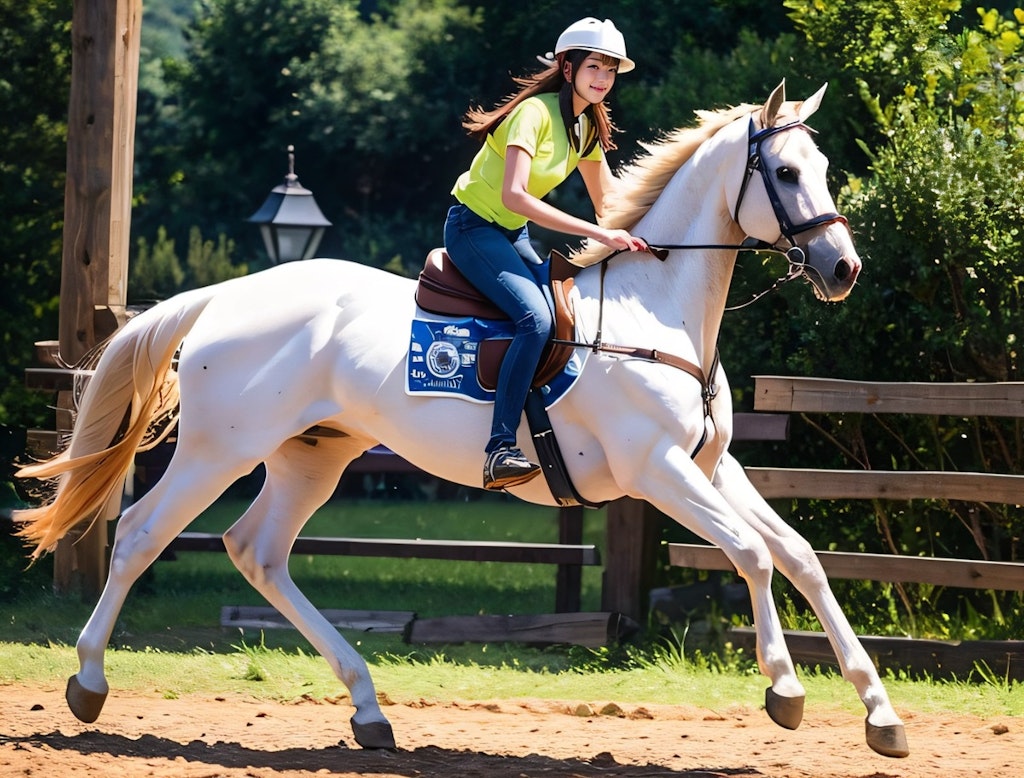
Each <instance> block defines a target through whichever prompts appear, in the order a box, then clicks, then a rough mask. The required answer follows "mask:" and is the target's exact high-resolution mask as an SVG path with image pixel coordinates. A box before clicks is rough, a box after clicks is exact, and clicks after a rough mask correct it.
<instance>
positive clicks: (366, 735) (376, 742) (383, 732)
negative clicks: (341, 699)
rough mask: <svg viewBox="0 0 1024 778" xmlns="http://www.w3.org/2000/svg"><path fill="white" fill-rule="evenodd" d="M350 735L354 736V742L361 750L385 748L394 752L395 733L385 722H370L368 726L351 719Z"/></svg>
mask: <svg viewBox="0 0 1024 778" xmlns="http://www.w3.org/2000/svg"><path fill="white" fill-rule="evenodd" d="M351 723H352V734H353V735H355V736H356V742H357V743H358V744H359V745H360V746H362V747H363V748H387V749H391V750H394V749H395V748H397V746H396V745H395V733H394V732H393V731H392V729H391V725H390V724H389V723H388V722H387V721H371V722H370V723H369V724H360V723H359V722H357V721H356V720H355V719H352V722H351Z"/></svg>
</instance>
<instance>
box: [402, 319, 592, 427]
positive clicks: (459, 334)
mask: <svg viewBox="0 0 1024 778" xmlns="http://www.w3.org/2000/svg"><path fill="white" fill-rule="evenodd" d="M513 332H514V325H513V324H512V323H511V322H509V321H498V320H489V319H477V318H472V317H469V318H461V319H448V318H440V317H438V318H426V317H420V318H415V319H413V321H412V333H411V337H410V342H409V353H408V358H407V361H406V380H405V390H406V393H407V394H411V395H426V396H434V397H460V398H462V399H464V400H471V401H473V402H480V403H488V402H494V386H493V376H485V375H483V374H482V373H481V370H482V368H483V364H482V360H481V344H484V343H487V342H489V341H495V342H497V344H496V345H497V346H498V347H507V345H508V342H510V341H511V340H512V335H513ZM501 341H504V343H502V342H501ZM489 345H490V344H489ZM501 350H502V351H503V350H504V348H501ZM585 357H586V352H583V356H580V351H579V350H576V351H574V352H573V354H572V355H571V356H570V358H569V361H568V362H567V363H566V365H565V367H564V368H563V369H562V370H561V371H560V372H559V373H558V374H557V375H555V376H554V377H553V378H552V379H550V380H549V381H548V383H547V384H546V385H545V386H544V387H543V388H542V390H541V391H542V392H543V394H544V404H545V407H548V408H550V407H551V406H552V405H554V404H555V403H556V402H557V401H558V400H560V399H561V398H562V397H563V396H564V395H565V393H566V392H567V391H569V389H570V387H572V385H573V384H574V383H575V381H576V379H577V378H579V375H580V372H581V371H582V369H583V362H584V359H585Z"/></svg>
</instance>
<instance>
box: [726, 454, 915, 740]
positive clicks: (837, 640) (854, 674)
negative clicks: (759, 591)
mask: <svg viewBox="0 0 1024 778" xmlns="http://www.w3.org/2000/svg"><path fill="white" fill-rule="evenodd" d="M714 484H715V486H716V487H717V488H718V490H719V491H720V492H721V494H722V495H723V497H725V499H726V500H728V501H729V503H730V505H732V507H733V508H734V509H735V510H736V512H737V513H738V514H739V515H740V516H742V517H743V519H745V520H746V522H747V523H748V524H749V525H750V526H751V527H752V528H753V529H754V530H756V531H757V533H758V534H759V535H760V536H761V537H762V538H763V539H764V541H765V543H766V544H767V545H768V548H769V549H770V551H771V554H772V558H773V559H774V560H775V565H776V566H777V567H778V569H779V572H781V573H782V574H783V575H784V576H786V578H788V579H789V580H790V581H792V582H793V585H794V586H795V587H796V588H797V590H798V591H799V592H800V593H801V594H802V595H803V596H804V597H805V598H806V599H807V602H808V603H809V604H810V606H811V609H812V610H813V611H814V613H815V615H816V616H817V617H818V620H819V621H820V622H821V626H822V628H823V629H824V630H825V634H826V635H827V636H828V640H829V643H831V645H832V649H833V651H835V653H836V658H837V659H838V660H839V667H840V669H841V671H842V674H843V677H844V678H845V679H846V680H848V681H850V683H852V684H853V685H854V687H855V688H856V689H857V694H858V695H859V696H860V698H861V700H862V701H863V702H864V705H865V707H866V708H867V711H868V716H867V723H866V727H867V742H868V745H869V746H871V748H873V749H874V750H875V751H877V752H878V753H880V754H883V755H885V756H894V757H903V756H907V755H908V754H909V753H910V751H909V748H908V746H907V739H906V733H905V731H904V727H903V722H902V721H901V720H900V717H899V716H898V715H896V711H895V710H894V709H893V707H892V703H890V701H889V695H888V693H887V692H886V690H885V687H884V686H883V685H882V680H881V679H880V678H879V677H878V672H877V671H876V670H875V666H874V664H873V663H872V661H871V657H869V656H868V654H867V652H866V651H865V650H864V647H863V646H862V645H861V642H860V641H859V640H858V639H857V635H856V634H855V633H854V631H853V628H852V627H851V626H850V622H849V621H848V620H847V618H846V616H845V615H844V614H843V611H842V609H841V608H840V607H839V602H838V601H837V600H836V598H835V595H834V594H833V592H832V589H831V587H830V586H829V583H828V578H827V577H826V575H825V571H824V569H822V566H821V562H820V561H819V560H818V557H817V556H816V555H815V553H814V549H812V548H811V546H810V544H809V543H808V542H807V541H806V540H804V538H803V537H801V536H800V534H799V533H797V532H796V530H794V529H793V528H792V527H790V526H789V525H788V524H787V523H786V522H785V521H784V520H783V519H782V518H781V517H780V516H779V515H778V513H776V512H775V511H774V510H773V509H772V507H771V506H770V505H769V504H768V503H767V501H765V499H764V498H763V497H761V495H760V494H759V493H758V492H757V490H756V489H755V488H754V486H753V484H751V483H750V480H749V479H748V478H747V476H746V473H744V472H743V467H742V466H741V465H740V464H739V462H737V461H736V460H735V459H734V458H733V457H732V456H731V455H730V454H726V455H725V456H724V457H723V459H722V462H721V464H720V465H719V467H718V470H717V472H716V473H715V477H714Z"/></svg>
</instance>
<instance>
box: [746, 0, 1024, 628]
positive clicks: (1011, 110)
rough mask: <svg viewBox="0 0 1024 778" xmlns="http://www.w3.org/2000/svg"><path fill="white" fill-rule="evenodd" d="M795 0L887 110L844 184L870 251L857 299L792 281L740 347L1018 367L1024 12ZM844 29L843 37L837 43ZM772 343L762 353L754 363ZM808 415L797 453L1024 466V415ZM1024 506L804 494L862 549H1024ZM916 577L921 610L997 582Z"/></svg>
mask: <svg viewBox="0 0 1024 778" xmlns="http://www.w3.org/2000/svg"><path fill="white" fill-rule="evenodd" d="M787 7H789V8H793V9H796V10H795V16H796V17H797V18H798V20H799V25H800V26H801V27H804V26H806V27H814V30H810V29H808V30H807V34H808V37H809V39H810V40H811V42H812V43H814V44H815V45H820V46H821V47H822V48H821V50H822V52H823V53H825V54H826V55H827V56H831V57H835V58H837V59H838V61H837V64H838V65H842V66H844V67H847V68H849V70H850V71H851V72H852V73H853V74H854V75H855V78H856V83H857V84H858V91H859V94H860V95H861V96H862V98H863V104H864V106H866V108H867V109H868V111H869V115H870V117H871V118H872V121H873V123H872V126H871V127H870V128H868V129H867V131H866V132H865V134H864V136H862V137H861V139H860V144H861V146H862V148H863V150H864V153H865V155H866V157H867V159H868V160H869V166H868V169H867V171H866V172H865V174H864V175H863V176H851V177H850V178H849V180H848V182H847V184H846V186H845V187H844V189H843V191H842V192H841V196H840V198H839V203H840V210H842V211H844V212H845V213H846V214H847V216H848V217H849V218H850V223H851V226H852V228H853V230H854V233H855V238H856V242H857V245H858V248H859V250H860V252H861V255H862V257H863V258H864V261H865V265H864V271H863V273H862V276H861V280H860V282H859V283H858V286H857V288H856V289H855V290H854V294H853V295H852V296H851V298H850V299H849V300H848V301H847V302H846V303H844V304H843V305H842V306H838V307H832V308H826V309H821V308H815V307H813V306H809V305H807V304H806V303H803V302H802V301H798V300H797V299H796V297H794V295H797V294H802V290H800V289H787V290H785V291H784V292H783V293H782V294H780V295H778V296H776V298H775V299H774V300H772V301H771V303H770V305H768V306H765V307H764V308H763V309H762V310H761V311H757V312H755V311H753V310H751V311H749V312H745V313H744V314H743V316H745V317H749V319H750V321H749V322H748V324H749V331H750V332H752V333H757V334H758V335H759V336H760V337H763V338H764V344H763V345H762V346H761V348H760V349H759V350H755V351H754V352H751V351H747V352H745V354H737V358H738V359H739V360H740V361H741V362H742V361H743V360H744V359H746V360H748V364H750V365H751V368H752V369H755V370H756V369H759V370H760V371H761V372H767V371H768V370H778V371H779V372H786V373H790V374H796V375H819V376H822V375H823V376H835V377H843V378H853V379H870V380H890V381H914V380H916V381H925V382H935V381H958V382H964V381H1017V380H1020V377H1021V360H1020V345H1019V342H1020V337H1021V332H1020V328H1021V323H1022V321H1024V308H1022V299H1021V292H1022V288H1024V266H1022V264H1021V260H1020V257H1021V254H1022V250H1024V245H1022V237H1021V229H1020V224H1021V221H1022V217H1024V178H1022V175H1021V172H1020V171H1021V170H1022V169H1024V144H1022V142H1021V141H1022V138H1021V124H1020V115H1021V111H1020V107H1021V105H1020V96H1019V93H1018V92H1017V91H1016V89H1015V88H1014V87H1013V85H1014V84H1015V83H1017V82H1019V78H1020V53H1021V41H1020V24H1021V23H1022V21H1024V15H1022V13H1021V12H1020V11H1019V10H1018V11H1015V12H1014V13H1013V14H1012V15H1009V16H1006V17H1004V16H1001V15H1000V14H997V13H995V12H993V11H989V10H985V9H981V10H980V11H978V12H977V13H975V12H973V11H972V13H971V15H972V16H973V17H974V19H975V22H974V23H973V24H971V23H970V20H969V19H966V18H963V17H960V16H957V17H954V16H952V14H953V13H954V12H955V11H957V10H958V8H959V3H956V2H949V3H934V2H928V3H925V2H910V1H908V2H903V1H900V2H896V3H892V2H890V0H875V1H874V2H871V1H869V2H864V1H863V0H858V2H852V1H851V2H843V1H842V0H840V1H839V2H835V3H829V4H828V5H825V4H822V3H816V2H813V1H812V0H806V2H805V0H787ZM954 22H955V24H954ZM890 25H891V29H892V33H891V34H890V35H888V36H884V35H882V32H883V31H885V30H887V29H890ZM951 27H956V32H953V31H951V29H950V28H951ZM829 30H831V34H832V35H833V37H834V39H835V40H834V41H833V44H834V48H832V49H829V48H828V46H826V44H825V43H823V42H822V41H823V40H824V39H825V38H827V34H828V33H829ZM839 41H841V44H842V45H839V44H838V42H839ZM833 44H829V45H833ZM854 52H856V55H854ZM752 358H753V360H755V361H750V360H751V359H752ZM756 360H763V362H761V363H760V365H759V366H758V367H754V365H755V364H757V362H756ZM806 421H807V423H808V425H809V426H801V429H800V431H799V432H796V433H795V440H794V444H793V445H792V446H791V447H790V448H789V449H788V451H787V458H791V457H794V456H795V457H796V458H797V459H799V460H801V461H803V462H804V463H805V464H808V465H811V464H813V465H814V466H821V465H822V464H824V463H831V464H832V465H833V466H835V465H839V466H847V467H850V466H852V467H863V468H870V469H875V468H878V469H907V470H913V469H946V470H976V471H981V472H1003V473H1020V472H1022V471H1024V449H1022V448H1021V442H1020V441H1021V429H1020V422H1019V421H1007V420H1000V419H990V418H981V419H960V418H945V417H942V418H938V417H917V416H913V417H886V416H879V417H871V416H863V417H855V418H845V417H843V416H840V415H837V416H833V417H828V418H825V419H820V418H817V417H816V418H814V419H807V420H806ZM816 432H818V433H822V434H820V435H818V434H815V433H816ZM1018 514H1019V511H1016V510H1014V509H1013V508H1012V506H1001V505H988V504H984V503H975V504H967V503H950V502H940V501H915V502H913V503H909V504H893V503H886V502H884V501H873V502H858V503H850V504H845V505H839V504H835V505H833V504H816V503H808V504H806V505H805V506H804V507H802V508H801V509H800V511H799V515H800V516H802V517H803V519H802V524H803V528H804V530H805V531H806V532H807V533H808V534H809V535H811V536H812V537H814V538H816V539H817V540H816V544H817V545H819V546H821V545H822V544H823V543H825V544H827V543H829V542H832V543H835V542H837V539H838V538H843V539H845V540H843V541H842V542H845V543H849V544H852V545H853V546H854V548H856V547H858V546H859V547H861V548H865V547H866V548H867V549H868V550H883V549H884V550H892V551H897V552H899V553H906V554H914V555H916V554H933V555H936V556H960V557H964V556H971V555H975V556H978V557H981V558H986V559H1020V558H1021V556H1022V553H1024V548H1022V546H1021V540H1020V538H1021V530H1022V529H1024V527H1022V525H1021V519H1020V517H1019V515H1018ZM901 591H902V598H903V602H904V605H905V607H906V608H907V609H908V611H910V612H911V614H912V613H913V612H914V611H915V610H918V609H926V608H936V609H939V610H942V609H945V610H947V611H954V610H956V609H957V608H967V609H970V608H975V607H979V608H980V607H981V603H982V602H983V600H984V599H985V598H987V597H989V596H990V595H989V594H987V595H980V596H976V595H966V594H960V593H958V594H956V595H955V596H954V595H953V594H950V593H946V592H942V591H941V590H940V591H938V592H933V593H932V594H927V593H925V590H924V589H922V588H915V587H901ZM991 596H992V601H993V602H996V603H997V606H996V607H995V608H994V609H993V610H991V613H992V615H993V616H995V617H997V618H1001V617H1002V616H1001V614H1002V613H1003V612H1004V611H1003V610H1002V609H1005V608H1007V607H1011V603H1012V602H1018V605H1013V606H1012V607H1018V608H1019V598H1016V597H1015V596H1006V597H1001V598H996V597H995V596H994V595H991Z"/></svg>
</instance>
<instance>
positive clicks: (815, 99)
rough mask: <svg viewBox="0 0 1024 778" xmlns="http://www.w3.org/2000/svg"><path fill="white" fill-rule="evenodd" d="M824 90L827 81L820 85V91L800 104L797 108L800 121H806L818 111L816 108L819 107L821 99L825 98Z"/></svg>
mask: <svg viewBox="0 0 1024 778" xmlns="http://www.w3.org/2000/svg"><path fill="white" fill-rule="evenodd" d="M826 89H828V82H827V81H826V82H825V83H824V84H822V85H821V89H819V90H818V91H817V92H815V93H814V94H813V95H811V96H810V97H808V98H807V99H806V100H804V101H803V102H802V103H800V105H799V106H798V108H797V114H798V115H799V117H800V121H802V122H805V121H807V120H808V119H809V118H810V116H811V114H813V113H814V112H815V111H817V110H818V107H819V106H820V105H821V98H823V97H824V96H825V90H826Z"/></svg>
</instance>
